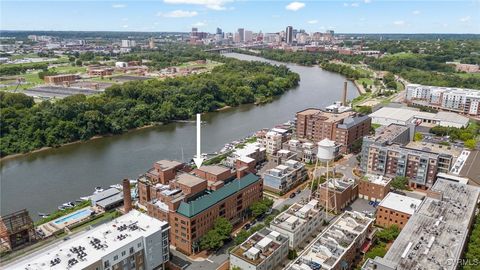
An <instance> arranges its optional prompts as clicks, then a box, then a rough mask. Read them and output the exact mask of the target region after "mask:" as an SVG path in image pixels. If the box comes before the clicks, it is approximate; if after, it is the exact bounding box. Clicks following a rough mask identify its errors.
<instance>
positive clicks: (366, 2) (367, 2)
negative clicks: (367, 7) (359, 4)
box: [363, 0, 372, 4]
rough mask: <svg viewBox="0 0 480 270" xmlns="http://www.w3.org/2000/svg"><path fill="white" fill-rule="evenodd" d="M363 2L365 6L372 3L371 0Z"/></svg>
mask: <svg viewBox="0 0 480 270" xmlns="http://www.w3.org/2000/svg"><path fill="white" fill-rule="evenodd" d="M363 2H364V3H365V4H370V3H371V2H372V0H363Z"/></svg>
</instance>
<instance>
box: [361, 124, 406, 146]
mask: <svg viewBox="0 0 480 270" xmlns="http://www.w3.org/2000/svg"><path fill="white" fill-rule="evenodd" d="M406 130H408V127H407V126H403V125H397V124H391V125H388V126H386V127H381V128H379V129H377V130H376V131H375V135H372V136H370V138H371V139H372V140H375V142H377V143H381V144H384V143H390V142H393V141H394V140H395V139H396V138H397V137H398V135H400V134H402V133H403V132H405V131H406Z"/></svg>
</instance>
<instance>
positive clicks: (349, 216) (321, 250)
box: [290, 211, 373, 270]
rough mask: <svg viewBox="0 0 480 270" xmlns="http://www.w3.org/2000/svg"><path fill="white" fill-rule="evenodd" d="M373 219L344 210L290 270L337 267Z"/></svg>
mask: <svg viewBox="0 0 480 270" xmlns="http://www.w3.org/2000/svg"><path fill="white" fill-rule="evenodd" d="M372 223H373V219H371V218H369V217H367V216H365V215H363V214H361V213H358V212H350V211H345V212H344V213H343V214H342V215H341V216H339V217H338V218H337V219H336V220H335V222H333V223H332V224H331V225H330V226H329V227H327V228H326V229H325V230H324V231H323V232H322V233H321V234H320V235H319V236H318V237H317V238H315V240H314V244H313V245H312V246H311V247H310V248H309V249H307V250H306V251H305V252H304V253H303V254H302V255H301V256H300V257H298V258H297V259H296V260H295V262H294V263H293V264H292V266H291V268H290V269H292V270H314V269H315V270H324V269H337V268H336V266H337V265H338V264H339V263H340V260H341V259H342V258H343V256H344V254H345V253H346V252H347V251H348V250H349V249H351V248H352V246H353V244H354V243H356V242H357V241H360V240H359V239H360V238H359V236H360V235H362V234H364V233H365V232H366V231H367V229H368V228H369V227H370V225H371V224H372Z"/></svg>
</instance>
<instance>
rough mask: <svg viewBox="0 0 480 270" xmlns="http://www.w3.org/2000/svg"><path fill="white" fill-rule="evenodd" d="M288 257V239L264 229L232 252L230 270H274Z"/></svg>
mask: <svg viewBox="0 0 480 270" xmlns="http://www.w3.org/2000/svg"><path fill="white" fill-rule="evenodd" d="M287 256H288V237H286V236H284V235H282V234H280V233H278V232H276V231H274V230H270V229H268V228H263V229H262V230H260V231H258V232H255V233H254V234H252V235H251V236H250V237H248V239H247V240H245V242H243V243H241V244H240V245H238V246H237V247H235V248H234V249H233V250H232V251H230V269H233V268H235V267H238V268H240V269H249V270H273V269H276V268H277V267H279V266H280V265H281V264H282V262H283V261H284V260H285V259H286V258H287Z"/></svg>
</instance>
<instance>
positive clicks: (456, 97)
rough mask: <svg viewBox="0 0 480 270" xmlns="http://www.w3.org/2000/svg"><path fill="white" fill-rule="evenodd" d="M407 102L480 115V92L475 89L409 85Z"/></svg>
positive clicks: (406, 96) (406, 95)
mask: <svg viewBox="0 0 480 270" xmlns="http://www.w3.org/2000/svg"><path fill="white" fill-rule="evenodd" d="M405 100H406V101H407V102H410V103H413V104H418V105H423V106H428V107H432V108H436V109H442V110H446V111H452V112H458V113H463V114H468V115H473V116H478V115H479V114H480V109H479V106H480V105H479V104H480V92H479V91H478V90H475V89H467V88H451V87H439V86H426V85H419V84H409V85H407V88H406V93H405Z"/></svg>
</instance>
